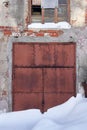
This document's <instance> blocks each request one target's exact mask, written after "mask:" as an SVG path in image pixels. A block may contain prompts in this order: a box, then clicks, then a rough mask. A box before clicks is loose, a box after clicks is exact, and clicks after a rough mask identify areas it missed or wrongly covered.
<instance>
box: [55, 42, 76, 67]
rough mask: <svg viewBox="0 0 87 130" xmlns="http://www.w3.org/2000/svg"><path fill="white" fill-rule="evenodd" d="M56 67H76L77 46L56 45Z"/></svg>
mask: <svg viewBox="0 0 87 130" xmlns="http://www.w3.org/2000/svg"><path fill="white" fill-rule="evenodd" d="M55 62H56V66H75V44H69V45H66V44H63V45H62V44H61V45H55Z"/></svg>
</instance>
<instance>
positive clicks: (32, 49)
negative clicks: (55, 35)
mask: <svg viewBox="0 0 87 130" xmlns="http://www.w3.org/2000/svg"><path fill="white" fill-rule="evenodd" d="M12 74H13V81H12V90H13V91H12V95H13V110H25V109H32V108H37V109H40V110H41V111H42V112H44V111H46V110H47V109H48V108H50V107H53V106H56V105H58V104H61V103H63V102H65V101H66V100H68V99H69V98H70V97H71V96H72V95H75V87H76V79H75V43H22V42H21V43H14V44H13V73H12Z"/></svg>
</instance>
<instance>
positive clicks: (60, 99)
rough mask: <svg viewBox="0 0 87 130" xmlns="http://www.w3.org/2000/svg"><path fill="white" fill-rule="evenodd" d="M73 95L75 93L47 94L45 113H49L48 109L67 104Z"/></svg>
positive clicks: (45, 97) (45, 96) (45, 95)
mask: <svg viewBox="0 0 87 130" xmlns="http://www.w3.org/2000/svg"><path fill="white" fill-rule="evenodd" d="M73 95H74V94H73V93H45V94H44V111H47V109H49V108H51V107H54V106H57V105H58V104H62V103H64V102H66V101H67V100H68V99H69V98H70V97H71V96H73Z"/></svg>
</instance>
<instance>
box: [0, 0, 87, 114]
mask: <svg viewBox="0 0 87 130" xmlns="http://www.w3.org/2000/svg"><path fill="white" fill-rule="evenodd" d="M4 1H7V0H0V27H1V26H4V27H5V26H12V27H15V26H17V27H18V30H20V31H23V29H24V27H25V26H27V19H28V0H25V1H24V0H14V1H13V0H9V5H8V7H5V6H4V4H3V2H4ZM86 3H87V2H86V0H83V1H80V0H71V4H70V7H71V24H72V25H73V26H74V27H72V28H71V29H67V30H63V29H62V31H63V32H64V33H62V34H61V35H59V36H56V37H51V36H50V35H45V36H43V32H42V34H40V33H39V34H38V36H35V35H33V34H32V35H30V36H27V35H28V33H29V34H31V33H32V30H30V32H28V31H29V30H28V31H25V32H23V33H22V34H20V32H18V33H19V36H18V38H17V37H15V36H13V34H14V32H12V34H10V32H9V31H8V30H7V32H6V31H5V30H4V32H3V30H0V113H1V112H7V111H11V110H12V44H13V42H19V41H20V42H23V41H24V42H38V41H39V42H48V41H49V42H50V41H51V42H52V41H53V42H55V41H56V42H70V41H74V42H76V77H77V79H76V81H77V83H76V84H77V85H76V91H77V92H80V93H82V94H83V95H84V89H83V87H82V86H81V82H83V81H84V80H86V82H87V27H86V26H85V9H86ZM19 10H20V11H19ZM2 12H3V13H2ZM80 26H81V27H80ZM37 32H38V30H37ZM56 33H57V32H56ZM5 34H6V35H5Z"/></svg>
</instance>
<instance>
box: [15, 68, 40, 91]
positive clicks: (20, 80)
mask: <svg viewBox="0 0 87 130" xmlns="http://www.w3.org/2000/svg"><path fill="white" fill-rule="evenodd" d="M13 91H14V92H42V70H41V69H39V68H16V69H15V77H14V88H13Z"/></svg>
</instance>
